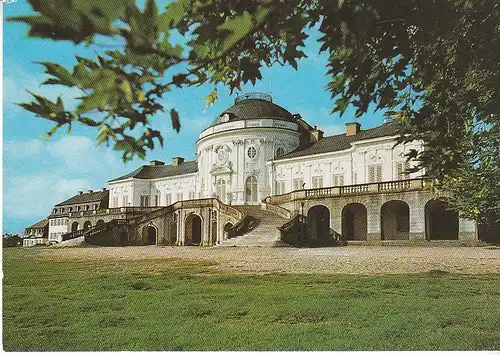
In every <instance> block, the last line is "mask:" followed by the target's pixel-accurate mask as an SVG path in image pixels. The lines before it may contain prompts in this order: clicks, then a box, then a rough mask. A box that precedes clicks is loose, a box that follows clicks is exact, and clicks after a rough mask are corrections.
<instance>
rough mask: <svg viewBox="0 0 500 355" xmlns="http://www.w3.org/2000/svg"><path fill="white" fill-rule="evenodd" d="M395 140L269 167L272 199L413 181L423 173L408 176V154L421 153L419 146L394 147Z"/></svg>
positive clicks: (358, 144)
mask: <svg viewBox="0 0 500 355" xmlns="http://www.w3.org/2000/svg"><path fill="white" fill-rule="evenodd" d="M395 138H396V137H395V136H392V137H391V136H389V137H382V138H376V139H370V140H364V141H358V142H353V143H352V146H351V148H349V149H347V150H341V151H336V152H328V153H323V154H316V155H306V156H301V157H295V158H290V159H282V160H277V161H269V162H268V163H267V167H268V171H269V180H270V181H275V184H274V189H273V191H272V193H271V194H270V195H280V194H283V193H287V192H290V191H294V190H300V189H302V188H304V189H314V188H322V187H329V186H342V185H355V184H364V183H373V182H380V181H394V180H402V179H411V178H416V177H419V176H421V174H422V172H421V171H420V172H417V173H410V174H405V170H406V169H408V168H410V167H412V166H413V163H412V162H406V157H405V154H406V153H408V152H409V150H410V149H416V150H420V149H421V146H420V144H418V143H411V144H407V145H398V146H396V147H394V139H395Z"/></svg>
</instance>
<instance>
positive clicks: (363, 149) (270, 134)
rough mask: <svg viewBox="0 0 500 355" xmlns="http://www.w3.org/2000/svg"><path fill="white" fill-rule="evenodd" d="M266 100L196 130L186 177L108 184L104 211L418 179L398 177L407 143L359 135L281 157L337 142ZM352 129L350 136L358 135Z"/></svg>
mask: <svg viewBox="0 0 500 355" xmlns="http://www.w3.org/2000/svg"><path fill="white" fill-rule="evenodd" d="M267 100H268V99H262V98H259V99H252V98H250V99H248V100H247V101H245V100H240V101H237V103H236V104H235V105H234V106H232V107H231V108H229V109H228V110H226V111H225V112H223V113H222V114H221V115H220V116H219V117H218V118H217V120H216V121H215V122H214V123H213V124H212V125H211V126H210V127H208V128H207V129H205V130H203V131H202V132H201V134H200V138H199V139H198V141H197V161H196V163H197V168H196V165H193V166H195V169H194V170H193V171H190V172H189V173H181V174H175V173H169V174H170V176H164V177H161V176H160V177H157V176H156V175H158V174H156V175H155V174H154V171H155V169H156V171H157V172H159V171H166V170H165V169H167V168H168V169H171V170H169V171H170V172H171V171H173V170H172V169H174V168H179V169H180V170H182V169H181V168H182V167H183V166H184V165H183V164H192V163H193V162H183V161H182V160H181V161H179V162H177V163H178V164H174V165H173V166H170V167H167V166H163V163H161V162H152V163H154V164H152V166H149V167H148V166H145V167H144V168H147V169H148V172H149V174H151V178H148V177H147V176H149V175H140V174H136V175H134V173H131V174H129V175H127V176H124V177H123V178H118V179H115V180H112V181H110V182H109V186H110V197H109V207H110V208H117V207H129V206H130V207H131V206H143V207H144V206H168V205H170V204H172V203H175V202H177V201H182V200H192V199H200V198H210V197H218V198H219V199H220V200H221V201H222V202H224V203H228V204H234V205H244V204H260V202H261V201H262V200H263V199H264V198H265V197H267V196H270V195H277V194H283V193H287V192H290V191H293V190H300V189H304V188H305V189H311V188H321V187H328V186H339V185H351V184H363V183H369V182H378V181H392V180H401V179H408V178H414V177H418V176H420V175H421V174H422V173H421V172H419V173H412V174H409V175H405V173H404V171H405V169H407V168H408V167H410V166H411V165H412V163H407V162H406V157H405V154H406V153H408V152H409V150H410V149H416V150H420V149H421V146H420V144H418V143H411V144H406V145H398V146H396V147H394V143H395V142H394V139H395V138H396V137H397V135H396V134H389V135H387V134H381V135H380V134H379V135H378V136H377V135H375V137H374V138H367V139H363V136H362V135H361V134H360V136H359V139H358V137H354V138H352V139H351V138H350V142H351V141H352V142H351V143H350V144H348V145H347V147H346V148H345V149H340V150H338V149H337V150H335V149H332V151H326V152H320V153H317V154H316V153H315V154H311V155H303V154H302V155H300V156H293V154H292V156H293V157H290V158H287V153H290V152H293V151H295V150H299V149H297V148H298V147H299V145H300V144H304V140H307V142H306V143H308V147H311V146H313V145H314V144H318V143H315V141H316V140H321V139H330V140H333V141H334V140H335V139H336V138H335V137H336V136H335V137H325V138H322V132H321V133H320V134H316V135H314V132H316V133H317V132H318V131H317V130H315V129H313V128H312V127H311V126H309V125H308V124H307V123H305V122H304V121H302V120H301V119H300V116H298V117H297V115H292V114H290V113H289V112H288V111H286V110H285V109H283V108H281V107H279V106H278V105H275V104H272V103H271V102H268V101H267ZM252 105H253V106H252ZM242 107H243V108H242ZM266 110H267V111H266ZM254 113H255V116H252V115H253V114H254ZM273 115H275V116H273ZM356 127H357V130H356V132H354V135H355V134H359V133H358V132H361V133H362V132H363V131H359V126H356ZM346 134H347V135H348V136H351V135H353V133H352V132H348V133H346ZM313 137H314V138H313ZM339 139H340V138H339ZM301 147H302V146H301ZM281 156H283V157H281ZM280 157H281V158H280ZM278 158H279V159H278ZM157 163H158V166H156V164H157ZM159 175H161V174H159ZM145 176H146V177H145ZM51 228H52V226H51ZM54 231H55V230H51V231H50V232H54ZM64 231H66V230H64Z"/></svg>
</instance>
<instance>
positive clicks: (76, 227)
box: [71, 222, 80, 232]
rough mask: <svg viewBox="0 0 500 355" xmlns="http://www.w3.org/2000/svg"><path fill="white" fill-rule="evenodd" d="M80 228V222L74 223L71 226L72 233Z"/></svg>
mask: <svg viewBox="0 0 500 355" xmlns="http://www.w3.org/2000/svg"><path fill="white" fill-rule="evenodd" d="M79 226H80V225H79V224H78V222H73V224H72V225H71V231H72V232H76V231H77V230H78V227H79Z"/></svg>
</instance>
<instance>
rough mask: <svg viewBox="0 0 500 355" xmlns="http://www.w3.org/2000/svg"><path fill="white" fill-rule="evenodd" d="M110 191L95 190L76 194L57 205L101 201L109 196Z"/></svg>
mask: <svg viewBox="0 0 500 355" xmlns="http://www.w3.org/2000/svg"><path fill="white" fill-rule="evenodd" d="M108 195H109V191H108V190H105V191H95V192H86V193H83V194H78V195H76V196H73V197H71V198H70V199H67V200H66V201H63V202H61V203H58V204H57V205H56V206H65V205H75V204H79V203H89V202H97V201H101V200H102V199H103V198H105V197H108Z"/></svg>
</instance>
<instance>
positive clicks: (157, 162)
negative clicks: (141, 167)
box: [149, 160, 165, 166]
mask: <svg viewBox="0 0 500 355" xmlns="http://www.w3.org/2000/svg"><path fill="white" fill-rule="evenodd" d="M149 165H152V166H159V165H165V162H163V161H161V160H151V161H150V162H149Z"/></svg>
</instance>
